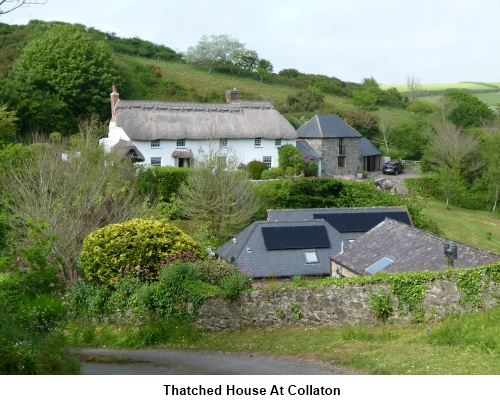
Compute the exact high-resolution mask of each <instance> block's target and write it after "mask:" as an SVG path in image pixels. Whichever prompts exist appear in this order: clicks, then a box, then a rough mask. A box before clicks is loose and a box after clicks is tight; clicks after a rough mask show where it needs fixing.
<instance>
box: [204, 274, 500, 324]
mask: <svg viewBox="0 0 500 405" xmlns="http://www.w3.org/2000/svg"><path fill="white" fill-rule="evenodd" d="M485 285H487V286H488V287H485V291H484V294H483V304H484V307H485V308H490V307H494V306H496V305H497V304H498V303H497V298H496V297H498V295H497V292H498V291H497V286H496V285H495V284H492V283H489V284H485ZM380 290H383V291H385V292H387V291H389V286H388V285H385V286H384V285H377V286H370V285H368V286H367V285H365V286H360V285H350V284H347V285H345V286H344V287H340V286H335V285H334V286H327V287H318V288H315V289H310V288H307V287H300V288H295V287H293V288H292V287H290V288H279V289H274V290H273V289H271V290H269V289H267V290H266V289H261V290H253V291H250V292H247V293H245V294H243V295H241V296H240V297H239V298H238V299H236V300H233V301H230V300H224V299H220V298H213V299H210V300H207V301H206V302H205V303H204V304H203V306H202V307H201V308H200V309H199V312H198V318H197V321H196V323H197V325H198V326H201V327H203V328H206V329H208V330H212V331H215V330H222V329H229V330H234V329H239V328H242V327H248V326H250V327H256V328H270V327H279V326H307V325H328V326H335V327H336V326H344V325H358V324H364V325H379V324H382V323H383V322H382V321H381V320H379V319H377V318H376V317H375V316H374V315H373V314H372V311H371V309H370V307H369V302H370V292H377V291H380ZM460 298H461V295H460V292H459V290H458V288H457V285H456V283H455V282H454V281H452V280H447V279H437V280H435V281H433V282H432V283H429V284H427V293H426V295H425V299H424V310H425V313H426V317H427V318H433V317H442V316H445V315H448V314H450V313H461V312H464V311H466V310H468V309H470V308H467V307H465V308H464V307H462V305H461V304H460ZM391 300H392V304H393V308H395V310H394V313H393V316H392V317H391V318H390V319H389V322H391V323H393V324H408V323H410V322H411V317H412V315H411V314H402V313H400V312H398V310H397V308H398V302H397V299H396V297H395V296H393V295H392V296H391Z"/></svg>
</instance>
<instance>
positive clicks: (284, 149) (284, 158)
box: [278, 143, 301, 170]
mask: <svg viewBox="0 0 500 405" xmlns="http://www.w3.org/2000/svg"><path fill="white" fill-rule="evenodd" d="M300 154H301V153H300V150H299V148H297V147H296V146H293V145H292V144H289V143H287V144H286V145H282V146H280V147H279V148H278V166H279V168H280V169H281V170H286V168H287V167H289V166H293V164H292V163H291V161H290V158H291V157H292V156H297V155H300Z"/></svg>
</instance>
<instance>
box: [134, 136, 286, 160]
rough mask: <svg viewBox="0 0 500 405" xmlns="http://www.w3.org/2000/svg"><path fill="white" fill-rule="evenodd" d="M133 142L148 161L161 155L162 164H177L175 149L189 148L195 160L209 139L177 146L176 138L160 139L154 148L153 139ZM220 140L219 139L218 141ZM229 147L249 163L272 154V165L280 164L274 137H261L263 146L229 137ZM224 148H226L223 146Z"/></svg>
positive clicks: (250, 140) (284, 141) (251, 140)
mask: <svg viewBox="0 0 500 405" xmlns="http://www.w3.org/2000/svg"><path fill="white" fill-rule="evenodd" d="M132 142H133V143H134V144H135V146H137V148H138V149H139V150H140V151H141V153H142V154H143V155H144V159H145V162H146V163H151V158H152V157H161V158H162V159H161V165H162V166H175V159H174V158H173V157H172V152H173V151H174V150H175V149H179V148H185V149H189V150H190V151H191V152H192V154H193V160H194V161H195V165H196V159H197V157H198V149H200V147H202V148H203V147H206V146H207V145H208V143H207V142H208V141H200V140H190V139H186V141H185V146H179V147H177V141H176V140H165V139H162V140H161V141H160V147H159V148H152V147H151V141H136V140H132ZM216 142H218V141H216ZM286 144H292V145H293V146H295V139H289V140H288V139H287V140H282V141H281V145H286ZM227 147H228V148H229V147H230V148H233V149H234V151H235V152H236V153H237V154H238V155H239V156H240V157H241V161H242V163H245V164H248V163H249V162H251V161H252V160H258V161H260V162H262V159H263V157H264V156H271V157H272V163H271V167H277V166H278V146H275V140H274V139H261V146H260V147H256V146H255V140H254V139H228V140H227ZM222 149H224V148H222Z"/></svg>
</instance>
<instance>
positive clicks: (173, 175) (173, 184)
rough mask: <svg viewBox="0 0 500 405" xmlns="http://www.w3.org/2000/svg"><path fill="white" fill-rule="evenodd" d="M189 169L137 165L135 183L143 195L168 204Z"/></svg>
mask: <svg viewBox="0 0 500 405" xmlns="http://www.w3.org/2000/svg"><path fill="white" fill-rule="evenodd" d="M190 171H191V169H186V168H180V167H160V166H157V167H154V168H151V167H148V168H144V167H141V166H140V165H138V176H137V182H138V184H139V189H140V190H141V193H142V194H143V195H150V196H151V197H152V198H153V199H159V200H160V201H164V202H170V201H171V200H172V198H173V196H176V195H177V193H178V191H179V188H180V186H181V185H182V184H184V183H185V182H186V180H187V177H188V176H189V173H190Z"/></svg>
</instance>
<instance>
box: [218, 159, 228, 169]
mask: <svg viewBox="0 0 500 405" xmlns="http://www.w3.org/2000/svg"><path fill="white" fill-rule="evenodd" d="M226 162H227V159H226V157H225V156H217V165H218V166H219V167H220V168H225V167H226V164H227V163H226Z"/></svg>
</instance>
